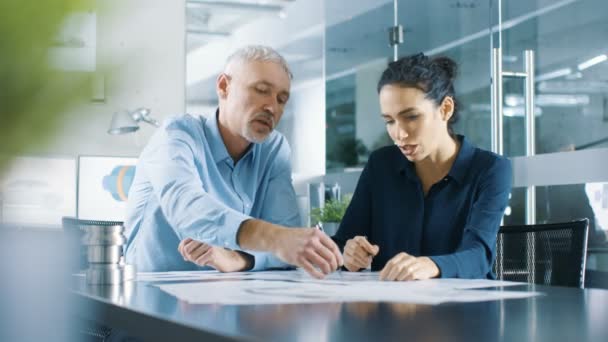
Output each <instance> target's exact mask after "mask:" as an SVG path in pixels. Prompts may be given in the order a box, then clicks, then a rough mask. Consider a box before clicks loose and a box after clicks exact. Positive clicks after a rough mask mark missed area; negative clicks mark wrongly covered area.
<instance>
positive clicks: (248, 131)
mask: <svg viewBox="0 0 608 342" xmlns="http://www.w3.org/2000/svg"><path fill="white" fill-rule="evenodd" d="M258 118H264V119H266V120H268V121H270V123H271V126H272V128H271V129H270V132H268V134H266V136H264V137H263V138H257V137H256V134H254V133H253V128H251V124H252V123H253V121H255V120H256V119H258ZM275 127H276V123H275V122H274V116H272V114H270V113H266V112H261V113H257V114H255V115H254V116H253V118H252V119H251V121H249V122H247V125H246V126H245V127H244V129H243V137H244V138H245V139H247V141H249V142H250V143H255V144H261V143H263V142H264V141H266V139H268V137H269V136H270V134H271V133H272V131H274V128H275Z"/></svg>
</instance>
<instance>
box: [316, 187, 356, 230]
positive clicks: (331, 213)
mask: <svg viewBox="0 0 608 342" xmlns="http://www.w3.org/2000/svg"><path fill="white" fill-rule="evenodd" d="M350 199H351V196H343V198H342V199H341V200H330V201H327V202H325V205H324V206H323V208H313V209H312V210H311V211H310V218H311V220H312V224H319V223H320V224H321V226H323V230H324V231H325V233H327V235H330V236H331V235H334V234H336V232H337V231H338V227H339V226H340V221H342V217H343V216H344V213H345V212H346V208H348V205H349V204H350Z"/></svg>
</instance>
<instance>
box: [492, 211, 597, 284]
mask: <svg viewBox="0 0 608 342" xmlns="http://www.w3.org/2000/svg"><path fill="white" fill-rule="evenodd" d="M588 232H589V220H588V219H580V220H576V221H572V222H564V223H548V224H535V225H517V226H502V227H500V230H499V231H498V237H497V240H496V260H495V262H494V272H495V274H496V276H497V279H500V280H510V281H522V282H528V283H534V284H541V285H555V286H568V287H579V288H583V287H584V285H585V263H586V260H587V235H588Z"/></svg>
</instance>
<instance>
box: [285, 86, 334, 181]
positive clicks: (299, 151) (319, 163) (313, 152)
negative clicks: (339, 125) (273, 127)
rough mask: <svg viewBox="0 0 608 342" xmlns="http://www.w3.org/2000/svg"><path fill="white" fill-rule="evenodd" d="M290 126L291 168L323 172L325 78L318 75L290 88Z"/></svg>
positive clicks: (317, 172) (315, 172)
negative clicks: (316, 77) (292, 88)
mask: <svg viewBox="0 0 608 342" xmlns="http://www.w3.org/2000/svg"><path fill="white" fill-rule="evenodd" d="M289 101H290V102H291V104H292V107H291V109H290V111H293V119H292V120H293V121H292V125H293V126H292V127H293V128H292V130H291V134H290V136H288V137H287V138H288V140H289V143H290V144H291V151H292V167H293V172H294V173H295V174H299V175H307V176H309V175H321V174H324V173H325V80H324V79H323V78H320V79H318V80H315V81H314V82H309V83H307V84H305V85H303V86H301V87H299V88H297V89H294V90H293V91H292V96H291V98H290V100H289Z"/></svg>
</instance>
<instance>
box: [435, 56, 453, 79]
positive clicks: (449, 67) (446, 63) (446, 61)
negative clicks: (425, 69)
mask: <svg viewBox="0 0 608 342" xmlns="http://www.w3.org/2000/svg"><path fill="white" fill-rule="evenodd" d="M433 64H435V65H437V66H438V67H440V68H441V69H442V70H443V71H444V72H445V73H446V74H447V75H448V77H449V78H450V80H454V79H455V78H456V75H457V74H458V65H457V64H456V62H454V61H453V60H452V59H450V58H447V57H437V58H434V59H433Z"/></svg>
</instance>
